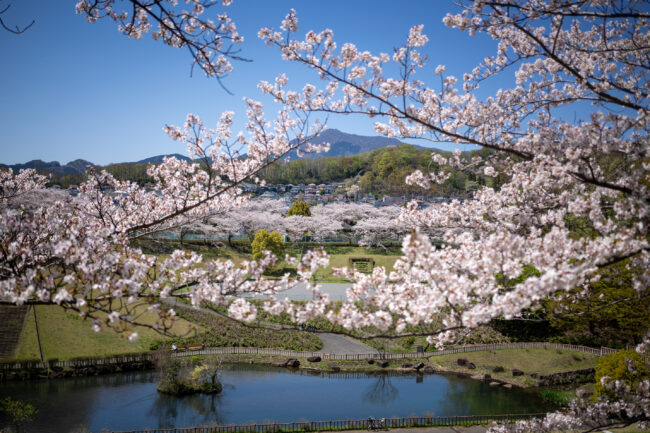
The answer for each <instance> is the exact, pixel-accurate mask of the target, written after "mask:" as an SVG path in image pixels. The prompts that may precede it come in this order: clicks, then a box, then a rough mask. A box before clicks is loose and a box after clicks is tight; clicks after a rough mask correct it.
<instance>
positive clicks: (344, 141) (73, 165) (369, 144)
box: [0, 128, 433, 176]
mask: <svg viewBox="0 0 650 433" xmlns="http://www.w3.org/2000/svg"><path fill="white" fill-rule="evenodd" d="M310 142H311V143H312V144H323V143H325V142H329V143H330V149H329V151H327V152H321V153H306V154H305V155H304V158H308V159H316V158H322V157H330V156H353V155H358V154H361V153H365V152H370V151H372V150H375V149H379V148H382V147H388V146H399V145H400V144H402V142H401V141H400V140H398V139H397V138H389V137H383V136H379V135H375V136H370V135H359V134H350V133H347V132H343V131H340V130H338V129H334V128H330V129H326V130H325V131H323V132H322V133H321V134H320V135H318V136H317V137H316V138H314V139H313V140H311V141H310ZM304 146H305V145H302V146H301V148H304ZM414 147H416V148H420V149H426V148H425V147H422V146H414ZM432 150H433V149H432ZM287 156H288V157H289V159H291V160H295V159H297V158H298V153H297V151H296V150H293V151H291V152H289V153H288V155H287ZM165 157H176V158H178V159H180V160H183V161H190V158H188V157H187V156H184V155H181V154H179V153H172V154H165V155H155V156H152V157H149V158H145V159H141V160H139V161H130V162H118V163H111V164H106V165H104V166H103V167H109V166H112V165H118V164H149V163H153V164H159V163H161V162H162V161H163V158H165ZM96 166H99V165H98V164H94V163H92V162H90V161H86V160H84V159H76V160H74V161H70V162H68V163H67V164H63V165H62V164H61V163H60V162H58V161H50V162H45V161H43V160H40V159H34V160H31V161H28V162H26V163H22V164H2V163H0V167H2V168H11V169H13V170H14V171H18V170H21V169H25V168H33V169H36V170H39V171H41V172H42V171H47V172H50V173H53V174H57V175H61V176H63V175H67V174H83V173H85V172H86V170H87V169H88V168H89V167H96Z"/></svg>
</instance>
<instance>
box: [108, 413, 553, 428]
mask: <svg viewBox="0 0 650 433" xmlns="http://www.w3.org/2000/svg"><path fill="white" fill-rule="evenodd" d="M544 415H546V414H543V413H532V414H515V415H468V416H436V417H434V416H424V417H408V418H386V426H385V428H387V429H391V428H405V427H436V426H441V427H442V426H472V425H482V424H487V423H489V422H508V421H516V420H522V419H530V418H534V417H541V416H544ZM367 428H368V420H367V419H356V420H340V421H302V422H285V423H272V424H246V425H213V426H203V427H181V428H162V429H151V430H130V431H128V432H111V433H290V432H319V431H341V430H366V429H367Z"/></svg>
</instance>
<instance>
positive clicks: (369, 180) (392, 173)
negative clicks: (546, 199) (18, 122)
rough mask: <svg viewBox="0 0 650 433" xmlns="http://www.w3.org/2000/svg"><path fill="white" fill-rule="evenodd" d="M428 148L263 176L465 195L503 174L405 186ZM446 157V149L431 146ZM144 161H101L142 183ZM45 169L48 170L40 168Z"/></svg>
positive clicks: (318, 161)
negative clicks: (426, 188)
mask: <svg viewBox="0 0 650 433" xmlns="http://www.w3.org/2000/svg"><path fill="white" fill-rule="evenodd" d="M431 152H432V150H430V149H421V148H417V147H414V146H411V145H408V144H403V145H400V146H389V147H383V148H380V149H375V150H372V151H370V152H366V153H361V154H358V155H354V156H335V157H323V158H315V159H307V158H299V159H296V160H292V161H289V162H280V161H279V162H276V163H275V164H272V165H271V166H269V167H267V168H266V169H265V170H264V171H263V172H262V173H261V176H260V177H261V178H262V179H264V180H265V181H266V183H267V184H285V185H286V184H294V185H296V184H301V183H302V184H310V183H315V184H322V183H326V184H327V183H333V182H343V181H347V182H348V183H349V184H352V183H356V184H357V185H358V186H359V188H360V192H361V193H362V194H365V193H372V194H375V195H384V194H385V195H411V194H417V195H426V196H443V197H449V196H453V197H464V196H467V195H469V194H470V192H471V191H473V190H475V189H477V188H478V187H479V186H481V185H486V184H487V185H488V186H498V185H499V184H501V183H503V181H505V179H500V178H496V179H492V178H486V177H485V176H482V175H476V174H471V173H469V174H468V173H463V172H461V171H458V170H452V174H451V176H450V178H449V179H448V180H447V181H446V182H445V183H444V184H443V185H433V186H432V188H431V189H429V190H427V191H424V190H422V188H420V187H418V186H409V185H407V184H406V183H405V182H404V180H405V178H406V176H408V175H409V174H411V173H412V172H413V171H414V170H418V169H419V170H422V171H423V172H425V173H427V172H429V171H433V170H438V168H439V167H438V166H437V164H436V163H433V162H432V161H431ZM435 152H438V153H440V154H441V155H443V156H445V157H449V156H450V155H451V153H450V152H444V151H439V150H435ZM489 152H490V151H489V150H487V149H482V150H478V151H472V152H468V153H465V154H464V155H465V157H467V158H471V157H473V156H475V155H477V154H480V155H481V156H487V154H489ZM147 166H148V164H137V163H121V164H111V165H108V166H106V167H103V169H104V170H106V171H108V172H109V173H111V174H112V175H114V176H115V177H116V178H118V179H123V180H130V181H132V182H137V183H138V184H140V185H146V184H147V183H150V182H151V178H149V177H148V176H147ZM43 174H46V173H43ZM86 178H87V175H86V174H81V173H79V174H66V175H56V174H52V176H51V181H50V184H51V185H53V184H58V185H61V186H62V187H63V188H68V187H70V185H79V184H80V183H82V182H83V181H85V180H86Z"/></svg>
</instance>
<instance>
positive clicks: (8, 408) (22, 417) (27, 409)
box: [0, 397, 38, 433]
mask: <svg viewBox="0 0 650 433" xmlns="http://www.w3.org/2000/svg"><path fill="white" fill-rule="evenodd" d="M0 412H4V413H6V414H7V416H8V417H9V419H11V423H12V424H13V425H14V427H15V428H16V432H17V433H20V431H21V430H22V426H23V424H25V423H28V422H30V421H32V420H33V419H34V418H36V415H38V409H36V407H34V406H33V405H31V404H29V403H25V402H24V401H21V400H14V399H13V398H11V397H6V398H4V399H3V400H0Z"/></svg>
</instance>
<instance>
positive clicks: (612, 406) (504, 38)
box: [0, 0, 650, 431]
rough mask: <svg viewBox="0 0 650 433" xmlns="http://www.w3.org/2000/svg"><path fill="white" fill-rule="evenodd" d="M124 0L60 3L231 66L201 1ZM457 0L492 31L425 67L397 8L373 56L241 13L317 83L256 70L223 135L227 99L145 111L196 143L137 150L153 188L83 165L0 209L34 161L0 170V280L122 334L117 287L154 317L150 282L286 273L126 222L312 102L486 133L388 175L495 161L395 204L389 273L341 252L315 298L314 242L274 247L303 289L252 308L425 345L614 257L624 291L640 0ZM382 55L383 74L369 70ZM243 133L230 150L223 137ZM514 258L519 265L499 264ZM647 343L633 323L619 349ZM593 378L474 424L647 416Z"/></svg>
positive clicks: (647, 398)
mask: <svg viewBox="0 0 650 433" xmlns="http://www.w3.org/2000/svg"><path fill="white" fill-rule="evenodd" d="M125 3H127V4H130V9H128V10H121V9H120V8H119V7H118V3H117V2H116V1H114V0H81V1H80V2H79V3H78V4H77V11H78V12H79V13H81V14H84V15H85V16H86V17H87V18H88V19H89V20H91V21H96V20H99V19H111V20H114V21H116V22H118V23H119V26H120V30H121V31H123V32H124V33H125V34H127V35H129V36H132V37H135V38H139V37H141V36H142V35H143V34H145V33H147V32H149V31H150V30H151V28H152V27H153V26H156V28H155V29H154V30H153V36H154V38H156V39H159V40H161V41H162V42H164V43H166V44H168V45H170V46H173V47H180V48H184V49H187V50H189V52H190V53H191V56H192V58H193V59H194V62H195V64H196V65H198V67H199V68H201V69H202V70H203V71H204V72H205V73H206V74H208V75H210V76H216V77H217V78H219V79H220V78H221V77H222V76H223V75H224V74H225V73H229V72H231V71H232V65H231V60H232V59H235V58H237V56H238V51H237V50H236V49H234V48H233V47H235V46H236V45H237V44H238V43H240V42H241V37H240V36H239V35H238V34H237V31H236V27H235V25H234V23H232V22H231V20H230V19H229V18H228V16H227V15H226V14H224V13H220V14H216V15H215V16H216V20H214V21H213V20H211V19H208V18H205V14H207V13H208V12H209V11H212V9H213V8H215V7H218V5H216V4H215V2H213V1H209V0H188V1H187V2H186V3H187V4H188V5H189V6H190V9H189V10H185V9H183V6H178V5H177V2H176V1H175V0H158V1H135V0H132V1H130V2H125ZM222 3H223V6H227V4H228V3H229V1H224V2H222ZM459 6H460V10H461V11H460V13H457V14H453V15H451V14H450V15H447V16H446V17H445V19H444V24H446V25H447V26H451V27H455V28H458V29H459V30H460V31H463V32H467V33H468V34H469V35H470V36H473V35H474V34H476V33H485V34H487V35H489V36H491V37H492V38H493V39H494V40H495V41H496V45H497V49H496V53H494V55H491V56H487V57H485V59H484V60H483V61H482V62H480V64H478V65H477V66H476V67H475V68H474V69H473V70H471V71H468V72H467V73H466V74H464V75H463V76H462V77H461V78H460V79H459V78H456V77H454V76H451V75H448V74H446V73H445V67H444V66H438V67H437V68H435V69H433V68H431V69H430V66H429V65H428V64H427V63H426V62H425V59H424V57H423V56H422V55H421V54H420V49H421V47H422V46H424V45H425V44H426V43H427V42H428V38H427V36H426V35H425V34H424V33H423V26H415V27H413V28H412V29H411V31H410V34H409V35H408V39H407V41H406V44H405V45H403V46H401V47H400V48H398V49H396V50H395V51H394V53H393V54H392V56H391V55H388V54H385V53H375V54H373V53H370V52H367V51H360V50H358V49H357V48H356V47H355V45H353V44H351V43H344V44H340V45H339V43H337V42H336V41H335V38H334V34H333V32H332V31H330V30H323V31H320V32H315V31H309V32H306V33H305V35H304V37H302V38H301V37H299V34H298V18H297V16H296V14H295V12H294V11H291V12H290V13H289V14H288V15H287V17H286V19H285V20H284V21H283V22H282V25H281V27H280V29H279V30H274V29H270V28H265V29H262V30H260V32H259V36H260V38H262V39H263V40H265V41H266V42H267V43H268V45H270V46H274V47H276V48H277V49H278V50H279V51H280V53H281V55H282V56H283V58H284V59H286V60H287V61H290V62H296V63H299V64H302V65H304V67H305V68H309V69H311V70H313V71H314V74H315V77H316V78H319V79H320V82H321V83H322V86H320V87H319V86H316V85H312V84H306V85H304V86H302V88H301V89H300V90H291V89H289V88H288V79H287V77H286V76H284V75H282V76H280V77H277V78H276V79H275V81H274V82H262V83H261V84H260V86H259V87H260V89H261V90H262V91H263V92H265V93H267V94H270V95H273V96H274V97H275V100H276V101H277V102H279V103H280V104H282V105H283V107H284V108H283V109H282V110H281V111H280V112H279V114H278V116H277V117H276V118H275V119H274V120H268V119H267V118H266V117H265V116H264V112H263V108H262V106H261V104H260V103H258V102H255V101H253V100H247V105H248V112H247V116H248V120H249V121H248V124H247V126H246V132H245V134H234V135H233V134H232V132H231V130H230V126H231V123H232V116H233V113H229V112H227V113H224V114H223V115H222V117H221V119H220V121H219V123H218V124H217V126H216V128H215V129H207V128H206V127H205V126H204V125H203V123H202V122H201V120H200V119H199V118H198V117H196V116H194V115H189V116H188V117H187V121H186V122H185V124H184V125H183V126H182V127H173V126H167V127H166V128H165V130H166V131H167V133H168V134H169V135H170V136H171V137H172V138H173V139H175V140H179V141H182V142H184V143H185V144H186V145H187V147H188V151H189V154H190V156H191V157H192V158H198V159H201V160H202V161H203V169H201V168H199V166H198V164H194V163H188V162H182V161H178V160H175V159H167V160H166V161H165V162H164V163H163V164H161V165H159V166H152V167H150V169H149V172H148V174H149V175H150V176H151V177H152V178H153V180H154V182H155V189H156V190H158V191H160V192H161V193H162V195H161V196H156V195H155V194H154V193H152V192H149V191H147V190H144V189H142V188H140V187H138V186H137V185H135V184H132V183H128V182H122V181H118V180H116V179H114V178H112V177H111V176H110V175H108V174H107V173H104V172H96V173H92V175H91V176H90V178H89V180H88V182H86V183H85V184H84V185H82V186H81V188H80V190H81V192H80V195H79V197H78V199H76V200H71V201H68V202H58V203H56V204H55V205H53V206H49V207H41V208H36V209H27V208H21V207H18V208H16V207H15V206H11V205H10V204H11V202H12V201H13V200H16V198H17V197H19V196H20V195H21V194H24V193H26V192H27V191H29V190H32V189H34V188H40V187H42V186H43V185H44V183H45V179H44V178H43V177H40V176H37V175H36V174H35V173H33V172H30V171H23V172H21V173H18V174H16V173H11V172H3V173H2V177H1V178H0V182H1V183H0V185H1V186H0V200H2V203H3V210H2V219H1V221H0V272H1V273H2V275H1V278H2V280H1V281H0V299H2V301H3V302H9V303H15V304H23V303H44V304H57V305H60V306H61V307H63V308H66V309H69V310H74V311H77V312H78V313H79V314H81V315H82V316H84V317H87V318H89V319H90V320H91V322H92V323H93V326H94V327H95V328H99V327H100V326H109V327H114V328H116V329H118V330H123V331H125V332H128V333H129V335H130V337H131V338H135V337H137V334H136V333H135V332H134V331H133V330H132V329H131V327H130V324H133V323H137V322H138V316H137V314H136V313H135V311H136V310H135V309H134V308H133V306H134V305H138V304H142V303H145V304H147V305H148V306H149V307H148V308H149V309H150V310H153V311H156V312H158V313H159V321H158V323H156V324H155V325H150V326H154V327H155V328H156V329H158V330H160V331H165V330H166V329H167V328H168V326H169V324H170V321H171V319H172V318H173V315H174V312H173V310H169V309H166V308H164V307H162V306H161V305H162V304H161V302H160V300H161V298H168V297H174V296H183V297H188V298H190V299H191V301H192V304H193V305H199V303H200V302H201V301H202V300H209V301H212V302H216V303H220V302H224V301H225V300H226V297H228V296H231V295H239V294H244V293H250V292H263V293H266V294H273V293H275V292H276V290H277V288H278V287H280V285H284V286H286V285H291V284H295V283H296V282H291V281H288V277H287V278H285V279H284V280H283V281H280V282H277V281H269V280H264V279H262V278H259V277H260V276H261V274H262V272H263V271H264V269H265V268H266V267H268V266H270V265H271V264H272V263H273V262H274V260H275V259H274V258H273V257H271V256H267V257H266V258H265V259H263V260H261V261H257V262H253V261H251V262H246V263H244V264H243V266H240V267H237V266H235V265H234V264H233V263H231V262H229V261H220V260H213V261H208V260H204V259H203V258H202V257H201V256H200V255H197V254H195V253H192V252H188V251H176V252H174V253H173V254H172V255H171V256H170V257H168V258H156V257H150V256H146V255H144V254H143V253H142V252H141V251H140V250H138V249H137V248H134V247H132V246H131V242H130V241H131V240H133V239H137V238H139V237H142V236H147V235H150V234H153V233H156V232H160V231H168V230H170V229H173V228H174V227H178V226H181V225H183V224H187V223H189V222H191V221H198V220H202V219H205V218H207V217H210V216H213V215H216V214H218V213H219V212H223V211H227V210H230V209H232V208H234V207H237V206H241V205H242V204H243V202H244V199H243V196H242V195H241V191H240V190H239V189H238V185H239V183H240V182H242V181H243V180H245V179H250V178H253V179H254V178H255V175H256V173H258V172H259V171H260V170H261V169H263V168H264V167H265V166H266V165H268V164H270V163H272V162H273V161H275V160H277V159H278V158H282V157H283V155H285V154H287V153H288V152H289V151H291V150H293V149H294V148H296V147H297V146H298V145H303V144H304V145H305V147H306V150H308V151H311V150H317V149H313V146H311V145H309V139H310V137H312V136H313V135H314V134H317V133H318V132H319V131H320V130H321V129H322V125H321V124H320V123H318V122H317V121H314V120H310V119H311V118H312V117H313V115H314V113H323V114H326V115H334V114H339V113H343V114H354V115H359V116H367V117H369V118H374V119H378V120H377V121H376V123H375V129H376V131H377V132H379V133H381V134H384V135H386V136H399V137H403V138H414V139H415V138H417V139H427V140H432V141H434V142H450V143H456V144H459V145H461V144H465V143H468V144H473V145H478V146H482V147H487V148H490V149H492V150H494V151H495V152H494V153H493V154H491V155H490V156H489V158H487V160H478V159H477V160H474V161H471V162H469V163H468V162H466V161H465V160H463V159H461V158H460V157H459V155H458V154H456V155H454V156H452V157H450V158H443V157H441V156H439V155H434V156H433V160H434V162H436V163H437V165H438V166H439V167H441V169H440V170H437V171H435V172H430V173H423V172H415V173H413V175H411V176H410V177H409V178H408V179H407V182H409V183H414V184H418V185H421V186H422V187H424V188H426V187H428V186H430V185H431V184H433V183H439V182H443V181H444V180H445V179H446V177H447V175H448V174H447V173H448V171H447V170H446V169H448V168H449V167H456V168H462V169H463V170H468V171H471V170H481V171H482V172H483V173H484V174H485V175H488V176H492V175H495V174H497V173H502V174H505V175H507V176H508V179H509V181H508V182H507V183H506V184H504V185H503V186H502V187H501V188H500V189H499V190H494V189H492V188H488V187H483V188H481V189H480V190H479V191H477V193H476V195H475V200H473V201H468V202H463V203H459V202H453V203H450V204H443V205H440V206H436V207H432V208H429V209H426V210H418V209H417V208H416V207H415V206H409V207H407V208H405V209H404V210H403V211H402V213H401V215H400V217H399V218H400V221H401V222H402V223H403V224H406V225H408V226H410V227H414V228H424V229H423V230H421V229H413V231H412V232H410V234H409V235H407V236H406V237H405V240H404V242H403V257H402V258H401V259H400V260H398V262H397V263H396V265H395V267H394V270H393V271H392V272H391V273H386V272H385V271H384V270H383V269H382V268H376V269H375V270H374V271H373V273H372V274H370V275H364V274H359V273H354V272H353V271H350V270H341V273H342V274H344V275H346V276H347V277H348V278H350V279H351V280H353V281H355V283H354V285H353V286H352V288H351V289H349V290H348V300H347V301H345V302H344V303H343V305H342V306H341V307H340V309H338V310H337V311H336V313H334V312H333V310H331V309H328V308H327V307H328V304H329V302H330V300H329V298H328V296H327V295H326V294H322V293H321V292H320V290H319V287H318V285H316V284H313V283H311V282H310V276H311V275H312V274H313V273H314V272H315V271H316V270H317V269H318V267H319V266H321V265H324V264H326V263H327V262H328V258H327V255H326V254H325V253H324V252H322V251H318V250H317V251H313V252H310V253H308V254H306V255H305V256H303V257H302V259H301V261H300V263H296V265H297V266H298V281H302V282H304V283H305V285H306V287H307V290H309V291H311V292H313V295H314V296H313V299H314V300H313V301H311V302H308V303H306V304H305V305H302V306H297V305H294V304H291V303H290V302H287V301H282V300H279V299H275V298H271V299H270V300H269V301H268V302H266V303H265V304H264V306H263V308H264V309H265V310H266V311H268V312H271V313H280V312H283V311H284V312H287V313H289V314H290V315H291V317H292V318H293V319H294V320H295V321H296V322H304V321H305V320H308V319H310V318H312V317H314V316H318V315H326V316H327V318H328V319H329V320H331V321H332V322H336V323H337V324H339V325H342V326H343V327H344V328H346V329H349V330H351V331H352V330H354V329H359V328H366V327H372V328H373V329H377V330H379V332H380V333H384V332H387V331H389V330H392V331H394V333H392V334H391V335H396V334H399V333H405V331H406V329H407V327H408V329H412V327H417V326H420V325H428V326H430V325H431V324H432V323H436V324H437V331H435V332H433V333H431V331H428V332H429V334H430V335H429V339H430V341H431V342H434V343H437V344H439V345H442V344H445V343H448V342H452V341H454V338H455V336H456V333H457V332H458V331H460V330H463V329H467V328H472V327H476V326H478V325H480V324H483V323H486V322H487V321H489V320H491V319H493V318H506V319H508V318H514V317H519V316H521V315H522V312H524V311H530V310H531V309H535V308H537V307H539V305H540V301H542V300H544V299H547V298H549V297H554V296H557V295H558V294H562V293H566V292H568V291H571V290H574V289H575V288H576V287H578V288H579V287H583V286H586V285H587V284H589V283H590V282H591V281H593V280H594V279H596V278H598V275H599V274H598V272H599V269H601V268H603V267H606V266H608V265H611V264H616V263H619V262H621V261H624V260H626V261H627V263H628V266H631V267H634V268H635V269H640V270H641V271H639V272H635V273H634V281H633V285H634V287H635V288H636V289H637V290H639V293H641V291H642V290H644V289H645V288H647V287H648V285H649V283H650V271H649V269H650V252H649V248H650V246H649V236H648V228H647V227H648V223H649V222H650V221H649V219H650V214H649V205H650V193H649V192H648V185H649V184H650V177H649V176H650V159H649V155H648V150H649V149H650V145H649V144H650V143H649V140H648V127H649V120H650V117H649V111H648V92H649V91H650V84H649V82H648V67H649V65H650V60H649V58H650V57H649V55H650V31H649V30H650V29H649V25H648V24H649V22H648V19H649V18H650V14H649V13H648V12H647V10H648V8H647V3H646V2H644V1H634V0H527V1H526V0H475V1H465V0H461V1H460V5H459ZM388 70H397V71H399V72H398V73H397V74H396V75H395V76H390V75H388V74H387V73H386V72H385V71H388ZM416 73H417V74H418V76H421V75H422V74H437V75H439V76H440V82H441V85H440V87H438V88H432V87H427V85H426V84H425V83H424V82H422V81H421V80H419V79H416V78H415V74H416ZM513 74H514V83H513V85H512V86H511V87H510V88H506V89H501V90H499V91H497V92H495V93H494V94H492V95H490V96H487V97H482V96H481V95H482V94H481V93H479V92H478V89H479V86H481V85H482V84H483V83H485V82H487V81H489V80H490V79H493V77H495V76H501V75H507V76H512V75H513ZM569 111H571V112H573V111H575V113H576V114H575V115H572V116H571V119H570V120H569V119H568V118H567V117H566V116H564V115H563V113H567V112H569ZM244 149H245V150H244ZM244 151H245V152H246V157H245V158H243V157H241V156H240V155H241V153H243V152H244ZM107 185H108V186H111V187H113V188H115V189H119V190H122V191H126V195H125V196H124V197H123V198H122V199H121V200H119V201H117V202H115V201H113V200H112V199H110V198H109V197H108V196H106V195H105V194H103V193H102V192H101V189H102V187H104V186H107ZM569 219H573V220H575V219H579V220H581V221H582V223H583V224H584V225H587V226H588V227H589V228H590V235H589V236H580V235H579V234H576V233H575V232H574V231H572V230H571V228H570V227H569V225H568V224H567V221H568V220H569ZM427 228H429V229H436V230H442V231H443V239H444V241H445V245H446V246H445V247H444V248H441V249H438V248H434V246H433V245H432V242H431V240H430V239H429V237H428V236H427V235H426V234H425V233H426V230H427ZM524 266H526V267H532V268H534V269H535V272H534V273H533V274H531V275H530V276H529V277H528V278H520V279H517V277H519V276H520V275H521V274H522V273H523V272H524ZM249 277H253V279H251V278H249ZM513 282H514V283H513ZM575 296H580V293H579V292H578V294H577V295H575ZM620 301H622V300H615V301H613V302H620ZM229 314H230V315H231V316H232V317H233V318H234V319H236V320H254V319H255V317H256V309H255V307H254V306H252V305H250V304H249V303H247V302H246V301H245V300H243V299H241V298H239V299H238V300H236V301H235V302H232V303H231V304H230V307H229ZM649 344H650V337H647V338H646V340H645V344H642V345H640V346H639V348H638V350H640V351H643V350H646V349H647V347H648V345H649ZM629 368H630V369H633V366H632V365H631V364H630V367H629ZM603 382H604V383H605V385H606V386H607V387H609V388H610V390H611V391H612V393H611V394H610V397H607V398H603V399H601V400H599V401H598V402H597V403H586V402H574V403H573V404H572V405H571V407H570V408H569V409H568V410H567V411H566V412H564V413H555V414H549V415H548V416H547V417H545V418H543V419H538V420H535V421H531V422H528V423H521V424H517V425H515V426H500V427H496V429H501V430H505V429H507V428H512V429H515V430H517V431H550V430H557V429H561V428H576V429H579V428H584V429H585V430H589V429H591V428H593V427H594V426H596V425H601V426H604V425H627V424H631V423H634V422H637V421H640V422H647V421H648V418H649V416H650V382H649V381H647V380H645V381H642V382H640V383H639V384H637V385H636V386H634V387H631V386H630V385H629V384H626V383H624V382H621V381H608V379H607V378H604V379H603ZM612 396H613V397H612ZM646 426H647V423H646Z"/></svg>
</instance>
